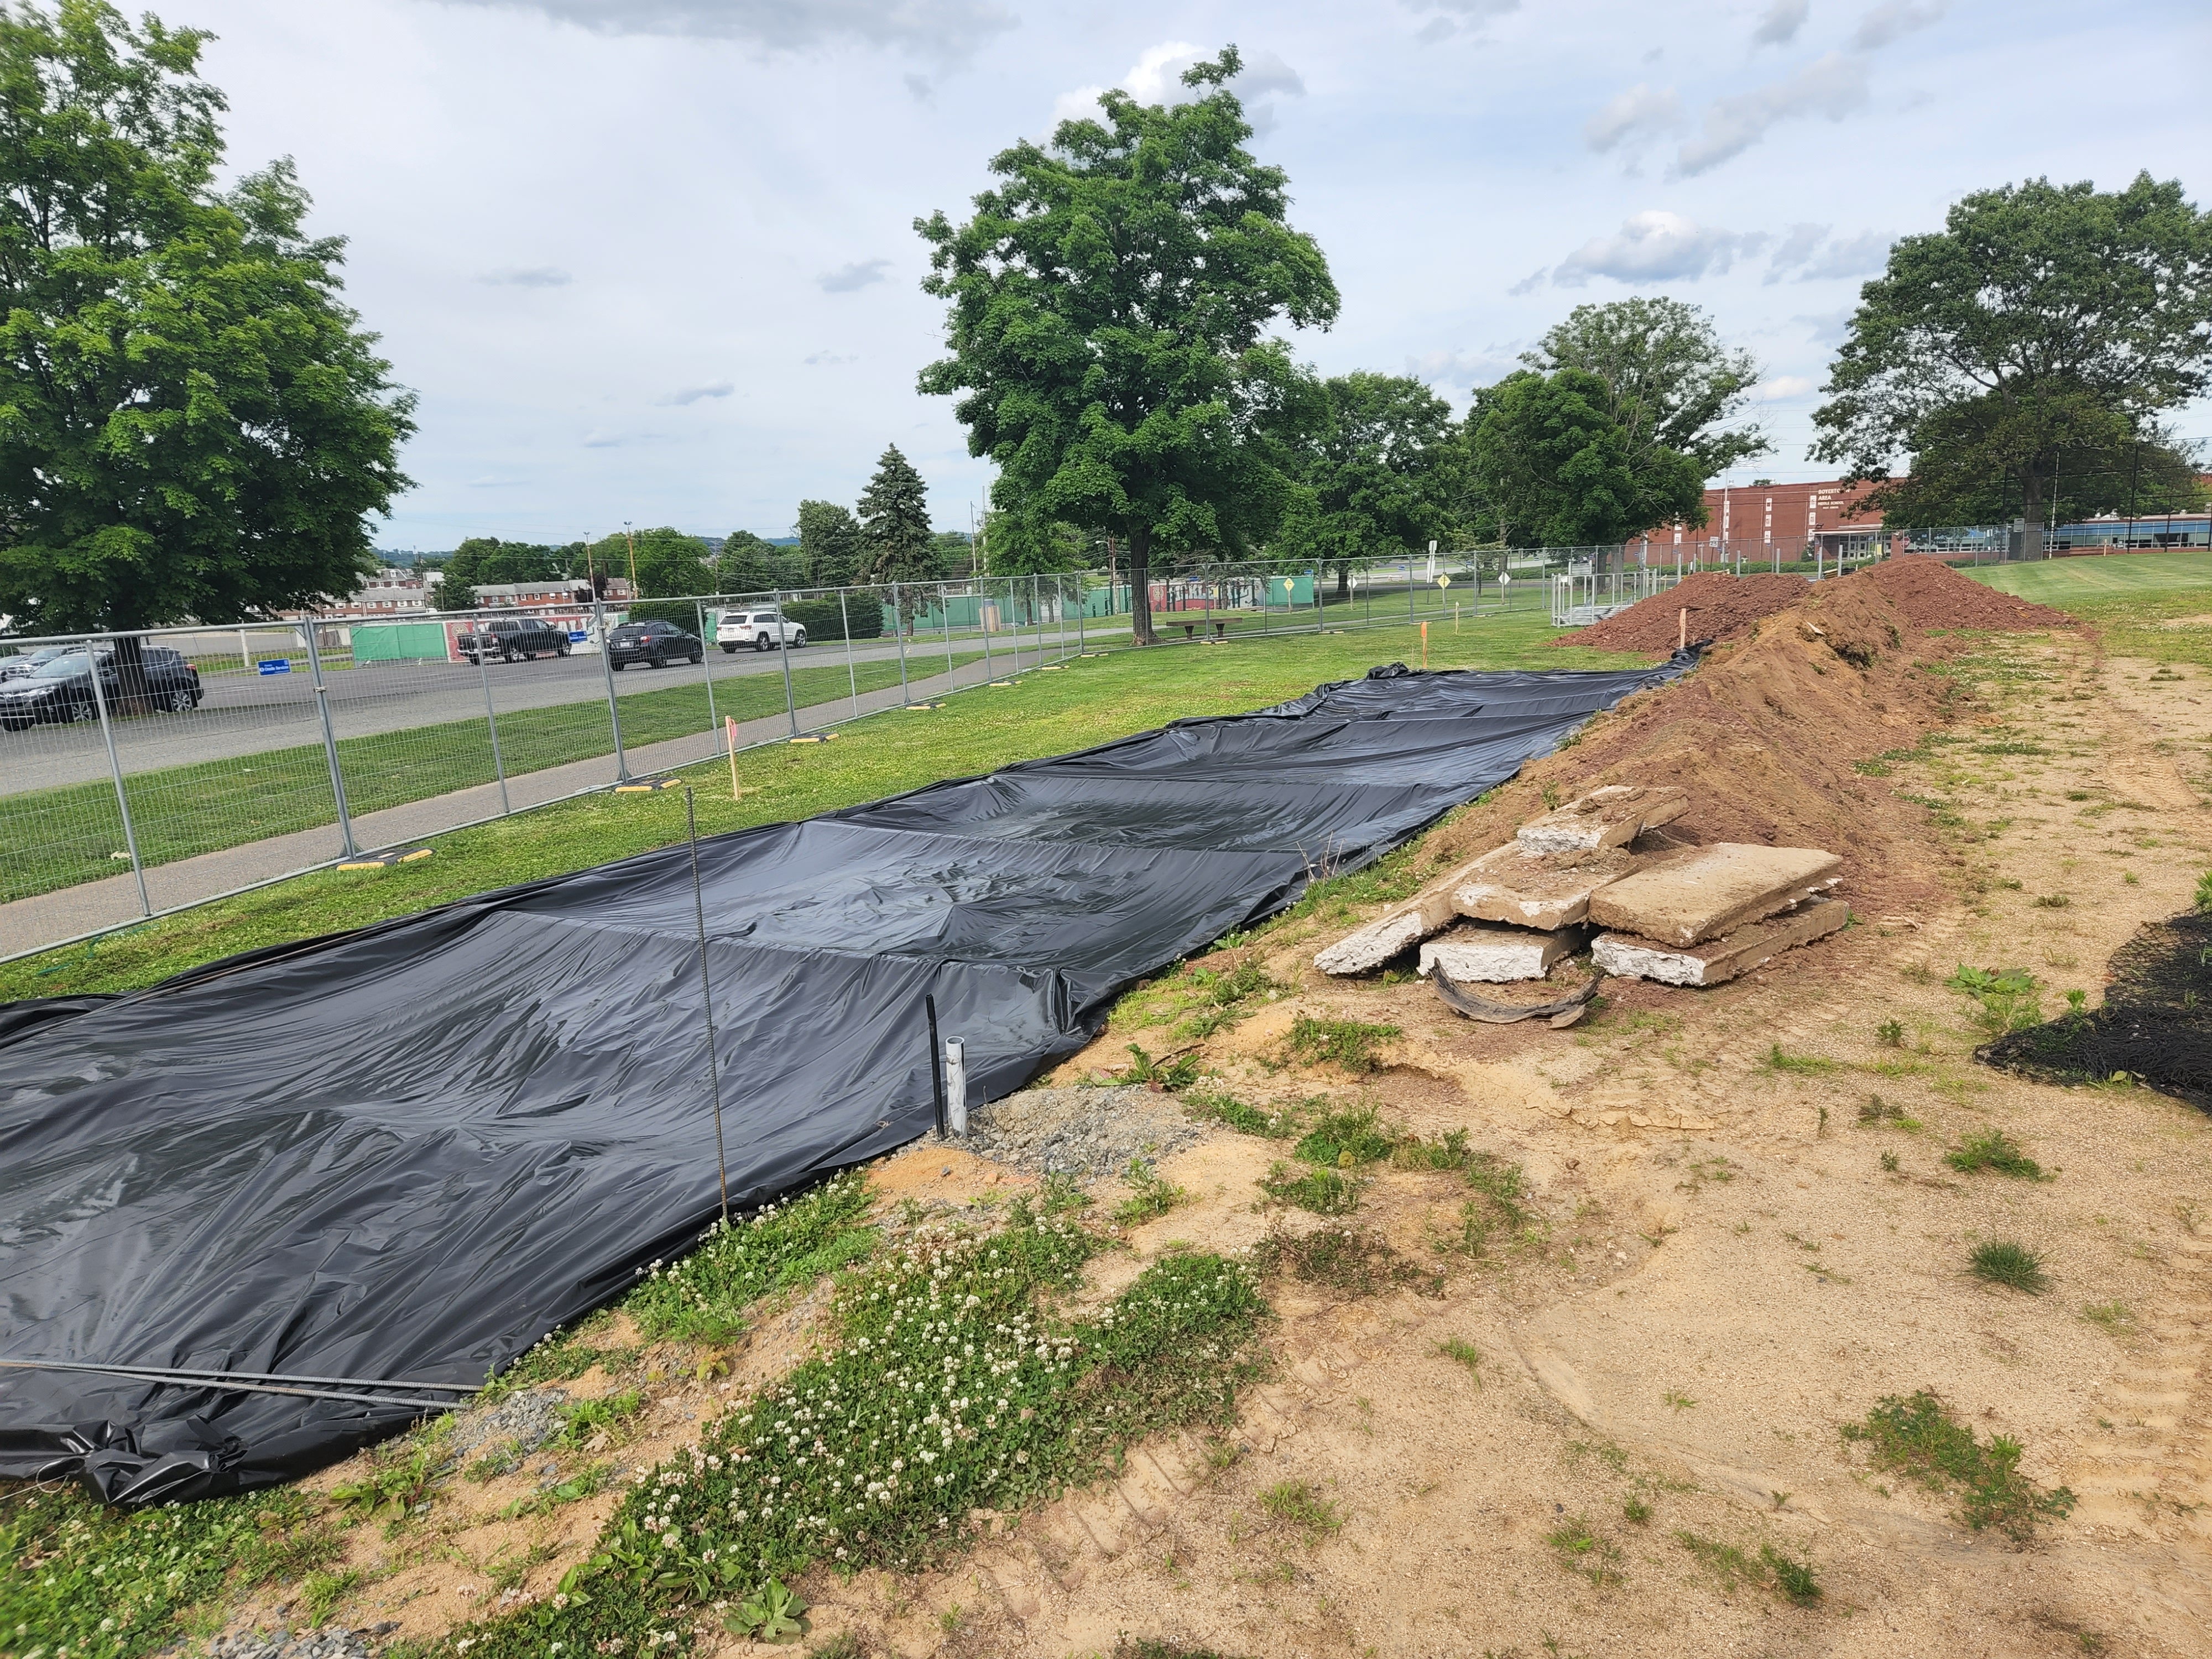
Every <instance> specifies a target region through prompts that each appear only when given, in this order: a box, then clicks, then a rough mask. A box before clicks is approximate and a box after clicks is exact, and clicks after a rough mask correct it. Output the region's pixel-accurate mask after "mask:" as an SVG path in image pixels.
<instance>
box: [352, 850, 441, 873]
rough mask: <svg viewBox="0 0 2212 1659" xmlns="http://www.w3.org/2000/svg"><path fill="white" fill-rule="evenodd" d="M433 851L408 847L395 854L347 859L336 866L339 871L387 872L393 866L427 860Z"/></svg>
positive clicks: (372, 854) (369, 855)
mask: <svg viewBox="0 0 2212 1659" xmlns="http://www.w3.org/2000/svg"><path fill="white" fill-rule="evenodd" d="M433 850H434V849H433V848H428V847H410V848H405V849H404V850H403V851H400V852H397V853H371V854H368V855H367V856H366V857H362V858H355V859H348V860H346V861H345V862H344V863H343V864H341V865H339V866H338V868H339V869H341V870H389V869H390V868H391V867H392V866H393V865H395V864H412V863H414V862H415V860H417V859H427V858H428V857H429V856H430V854H431V853H432V851H433Z"/></svg>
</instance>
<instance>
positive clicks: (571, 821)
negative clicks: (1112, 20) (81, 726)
mask: <svg viewBox="0 0 2212 1659" xmlns="http://www.w3.org/2000/svg"><path fill="white" fill-rule="evenodd" d="M1554 631H1555V630H1554V629H1553V628H1552V627H1551V625H1550V623H1548V621H1547V619H1546V618H1545V617H1543V616H1542V615H1541V613H1539V612H1535V611H1530V612H1528V613H1525V614H1522V615H1519V616H1515V617H1490V618H1486V619H1485V620H1484V621H1483V622H1482V623H1480V624H1470V625H1468V626H1467V627H1465V628H1464V629H1462V631H1460V632H1459V633H1457V634H1454V633H1453V632H1452V631H1451V630H1450V629H1449V627H1448V626H1447V627H1444V628H1441V629H1440V628H1438V627H1437V626H1436V625H1434V624H1433V623H1431V627H1430V629H1429V636H1430V637H1429V664H1430V666H1431V667H1434V668H1527V667H1535V668H1610V667H1619V666H1626V665H1639V664H1642V663H1645V662H1648V661H1650V658H1649V657H1623V656H1620V655H1617V654H1612V653H1601V652H1595V651H1585V650H1581V649H1578V648H1574V647H1565V648H1559V649H1554V648H1552V647H1550V646H1548V645H1547V641H1549V640H1550V639H1551V637H1552V635H1553V632H1554ZM1420 648H1421V642H1420V636H1419V633H1418V632H1417V631H1416V630H1414V629H1369V630H1362V631H1360V632H1357V633H1346V634H1324V635H1277V636H1274V637H1272V638H1265V639H1250V640H1239V641H1233V642H1231V643H1230V644H1227V645H1222V646H1215V647H1204V648H1200V647H1189V646H1184V647H1176V648H1173V649H1167V650H1157V651H1138V650H1135V649H1133V648H1122V649H1117V650H1115V651H1113V652H1112V653H1110V654H1109V655H1106V656H1103V657H1095V658H1091V659H1083V660H1078V661H1075V662H1072V663H1070V664H1069V665H1067V666H1066V668H1064V669H1060V670H1058V671H1032V672H1030V673H1027V674H1024V677H1023V678H1021V679H1020V680H1019V681H1018V682H1017V683H1015V684H1013V685H1012V686H1010V687H1007V688H1006V689H1004V690H1000V689H996V688H992V687H983V688H979V689H977V690H971V691H963V692H961V693H960V694H958V695H957V696H955V697H953V698H951V699H950V700H949V701H948V702H946V704H945V707H944V708H941V709H938V710H935V711H933V712H929V713H921V712H909V711H907V710H902V709H892V710H890V711H888V712H886V713H884V714H876V715H871V716H870V717H868V718H867V719H866V720H856V721H854V722H853V723H852V724H851V725H848V726H845V727H844V728H843V729H842V736H841V737H840V738H838V740H837V741H836V742H834V743H823V744H804V745H797V746H778V747H774V748H769V749H762V750H753V751H751V752H750V753H749V754H746V755H744V756H742V757H740V762H739V763H740V766H741V768H742V769H743V775H744V782H745V786H746V793H745V795H744V799H742V800H740V801H736V802H732V800H731V799H730V798H729V771H728V767H727V763H723V762H710V763H705V764H704V765H702V766H701V767H698V768H695V769H692V770H691V772H690V776H691V777H692V778H694V779H695V780H696V782H697V784H698V787H699V796H698V808H699V827H700V829H701V830H702V832H703V833H708V834H713V833H715V832H718V831H721V830H726V829H743V828H746V827H749V826H750V825H753V824H759V823H780V822H787V821H789V820H792V819H796V818H803V817H810V816H811V815H812V814H814V813H817V812H823V811H829V810H830V809H831V808H834V807H839V806H848V805H854V803H857V802H860V801H866V800H873V799H877V798H878V797H880V796H884V795H889V794H893V793H897V792H899V791H901V790H904V789H912V788H916V787H920V786H921V785H923V784H926V783H933V782H935V781H939V779H943V778H951V777H964V776H969V775H975V774H977V773H981V772H987V771H990V770H992V769H994V768H996V767H1000V766H1004V765H1006V764H1008V763H1012V762H1014V761H1018V760H1028V759H1033V758H1035V757H1039V756H1043V755H1055V754H1060V753H1063V752H1066V751H1067V750H1075V749H1084V748H1088V747H1090V746H1091V745H1092V744H1098V743H1103V742H1106V741H1108V740H1109V739H1110V738H1116V737H1121V736H1124V735H1126V734H1127V733H1129V732H1141V731H1145V730H1146V729H1148V728H1150V727H1152V726H1159V725H1162V724H1164V723H1165V722H1166V721H1168V720H1176V719H1180V718H1183V717H1185V716H1189V715H1200V714H1237V713H1241V712H1243V711H1244V710H1247V709H1252V708H1263V707H1265V706H1266V705H1267V704H1269V703H1273V702H1280V701H1282V700H1283V699H1284V698H1285V697H1291V696H1297V694H1299V693H1300V692H1303V691H1306V690H1310V689H1312V687H1313V686H1315V685H1316V684H1320V683H1321V682H1323V681H1327V680H1337V679H1346V678H1352V677H1355V676H1357V675H1359V674H1362V673H1364V672H1365V671H1366V670H1367V669H1368V668H1369V667H1370V665H1373V664H1376V663H1379V662H1390V661H1394V660H1411V661H1414V662H1418V661H1419V657H1420ZM838 672H839V673H840V674H842V668H841V669H840V670H838ZM777 690H778V694H779V701H780V700H781V686H780V685H779V686H778V687H777ZM651 695H653V696H659V695H662V694H659V693H654V694H651ZM629 701H630V700H626V701H625V704H624V707H625V711H627V708H628V702H629ZM625 723H626V724H627V713H626V714H625ZM687 729H696V728H687ZM501 730H502V733H503V732H504V731H505V726H504V723H502V726H501ZM683 834H684V801H683V798H682V796H681V794H680V793H676V792H666V793H655V794H641V795H615V794H600V795H592V796H587V797H585V798H583V799H577V800H571V801H565V802H562V803H559V804H556V805H551V806H548V807H544V808H542V809H540V810H538V811H533V812H526V813H521V814H519V815H517V816H515V817H507V818H501V819H500V820H498V821H496V822H495V823H488V824H483V825H480V826H478V827H477V828H476V829H462V830H456V831H454V832H453V833H452V834H450V835H446V836H440V837H438V838H437V840H436V842H435V846H436V848H437V854H436V856H435V857H433V858H429V859H425V860H421V861H420V862H418V863H415V864H408V865H401V866H396V867H394V868H392V869H388V870H375V871H349V872H339V871H319V872H313V873H311V874H308V875H304V876H299V877H295V878H293V879H291V880H289V881H286V882H282V883H279V884H276V885H275V886H272V887H267V888H264V889H261V890H258V891H256V892H252V893H246V894H242V895H240V896H238V897H236V898H233V899H226V900H224V901H222V902H220V903H216V904H210V905H203V906H201V907H200V908H197V909H194V910H188V911H185V912H184V913H182V914H181V915H174V916H169V917H165V918H162V919H161V920H159V921H151V922H147V923H144V924H143V925H141V926H139V927H133V928H131V929H129V930H127V931H125V932H122V933H112V934H108V935H106V936H104V937H102V938H100V939H95V940H93V941H90V942H89V943H88V944H85V945H72V946H69V947H67V948H65V949H63V950H59V951H47V952H45V953H43V954H41V955H40V956H36V957H25V958H23V959H22V960H21V961H17V962H13V963H6V964H4V965H0V1001H6V1000H14V999H15V998H19V997H28V996H59V995H64V994H70V993H74V992H80V991H119V990H128V989H132V988H135V987H138V986H143V985H150V984H152V983H153V982H154V981H156V980H160V979H162V978H166V977H167V975H170V974H173V973H177V972H179V971H181V970H182V969H186V968H189V967H192V966H194V965H196V964H197V963H203V962H207V961H211V960H213V959H215V958H216V957H225V956H229V955H231V954H233V953H234V952H236V951H248V950H252V949H255V948H258V947H259V946H262V945H276V944H281V943H283V942H286V941H289V940H292V939H307V938H312V937H313V936H315V935H317V934H319V933H336V932H338V931H341V930H343V929H345V928H349V927H361V926H362V925H364V924H366V923H368V922H372V921H381V920H383V919H385V918H386V917H390V916H397V915H406V914H408V913H410V912H411V911H416V910H421V909H423V908H428V907H429V906H431V905H434V904H440V903H443V902H446V901H447V900H450V899H455V898H460V897H464V896H466V895H468V894H471V893H477V892H483V891H485V890H489V889H492V888H497V887H504V886H507V885H510V884H513V883H516V882H523V881H532V880H536V879H538V878H540V877H544V876H550V875H556V874H560V873H562V872H568V871H572V870H579V869H584V868H586V867H588V866H592V865H595V864H602V863H605V862H607V861H608V860H613V859H618V858H623V857H626V856H629V854H635V853H641V852H645V851H647V850H649V849H650V848H655V847H663V846H666V845H668V844H669V843H670V842H675V841H678V840H680V839H682V837H683Z"/></svg>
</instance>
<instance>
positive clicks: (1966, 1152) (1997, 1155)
mask: <svg viewBox="0 0 2212 1659" xmlns="http://www.w3.org/2000/svg"><path fill="white" fill-rule="evenodd" d="M1943 1161H1944V1162H1945V1163H1946V1164H1949V1165H1950V1166H1951V1167H1952V1168H1953V1169H1954V1170H1958V1171H1959V1172H1960V1174H1961V1175H1972V1174H1973V1173H1974V1171H1975V1170H1996V1172H1997V1173H1998V1174H1999V1175H2008V1176H2015V1177H2017V1178H2018V1179H2020V1180H2022V1181H2049V1180H2052V1179H2054V1177H2052V1176H2046V1175H2045V1174H2044V1173H2043V1166H2042V1165H2041V1164H2038V1163H2037V1162H2036V1161H2035V1160H2034V1159H2033V1158H2030V1157H2029V1156H2028V1155H2027V1153H2026V1152H2022V1151H2021V1149H2020V1147H2019V1146H2018V1145H2017V1144H2015V1142H2014V1141H2013V1140H2012V1139H2011V1138H2010V1137H2008V1135H2007V1134H2006V1133H2005V1132H2004V1131H2003V1130H2002V1129H1980V1130H1977V1131H1976V1132H1975V1133H1972V1134H1970V1135H1968V1136H1967V1137H1966V1139H1964V1140H1962V1141H1960V1143H1959V1147H1958V1150H1957V1151H1956V1152H1946V1153H1944V1154H1943Z"/></svg>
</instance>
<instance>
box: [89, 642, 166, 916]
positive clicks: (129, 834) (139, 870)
mask: <svg viewBox="0 0 2212 1659" xmlns="http://www.w3.org/2000/svg"><path fill="white" fill-rule="evenodd" d="M116 643H117V644H118V646H119V645H120V644H121V643H122V641H119V640H118V641H116ZM84 660H85V667H86V669H87V671H88V672H89V673H90V674H91V676H92V706H93V707H94V708H96V709H98V710H99V711H100V740H101V741H102V742H103V743H105V744H106V745H107V775H108V776H110V777H111V778H112V779H114V780H115V806H116V810H117V811H119V812H121V813H122V814H123V845H124V848H125V850H126V851H128V852H129V853H130V854H131V875H132V876H133V877H135V878H137V883H138V908H139V911H140V913H141V914H143V915H149V916H150V915H153V914H154V902H153V901H152V900H151V899H149V898H148V897H147V896H146V866H144V865H143V863H141V862H140V861H139V858H138V832H137V830H136V829H132V828H131V803H130V801H129V799H126V798H125V795H124V793H123V766H122V763H120V762H119V761H118V760H117V759H116V758H115V728H114V727H113V726H111V725H109V724H108V720H107V695H106V692H104V691H102V690H100V652H99V650H98V648H97V647H95V646H94V643H93V641H91V640H89V639H88V640H86V641H85V642H84ZM115 683H116V684H117V685H118V687H119V686H121V684H123V677H122V675H121V674H119V673H118V675H117V676H116V677H115Z"/></svg>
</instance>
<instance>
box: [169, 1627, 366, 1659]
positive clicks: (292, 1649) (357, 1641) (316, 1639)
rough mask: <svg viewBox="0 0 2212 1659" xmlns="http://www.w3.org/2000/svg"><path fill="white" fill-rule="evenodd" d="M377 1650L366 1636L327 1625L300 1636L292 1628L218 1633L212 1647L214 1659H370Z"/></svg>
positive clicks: (211, 1654)
mask: <svg viewBox="0 0 2212 1659" xmlns="http://www.w3.org/2000/svg"><path fill="white" fill-rule="evenodd" d="M208 1653H209V1655H210V1659H370V1656H371V1655H372V1654H373V1653H374V1649H372V1648H371V1647H370V1646H369V1645H368V1640H367V1639H366V1638H365V1637H364V1636H362V1635H359V1634H356V1632H352V1631H349V1630H348V1629H346V1628H345V1627H344V1626H342V1625H327V1626H324V1628H322V1629H321V1630H316V1631H303V1632H301V1633H300V1634H298V1635H296V1636H295V1635H294V1634H292V1633H291V1632H289V1631H248V1632H246V1633H245V1634H243V1635H240V1636H218V1637H216V1638H215V1644H214V1645H213V1646H212V1647H210V1648H209V1650H208Z"/></svg>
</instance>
